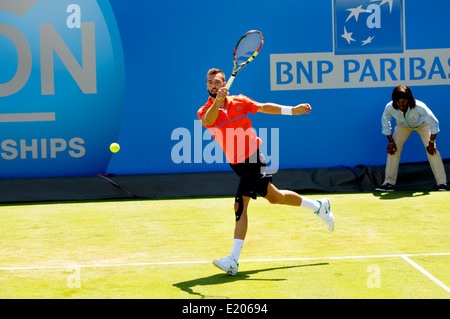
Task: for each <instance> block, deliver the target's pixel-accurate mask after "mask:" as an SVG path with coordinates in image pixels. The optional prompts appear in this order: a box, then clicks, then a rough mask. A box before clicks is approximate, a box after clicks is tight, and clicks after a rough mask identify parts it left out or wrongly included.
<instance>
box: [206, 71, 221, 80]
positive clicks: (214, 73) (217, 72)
mask: <svg viewBox="0 0 450 319" xmlns="http://www.w3.org/2000/svg"><path fill="white" fill-rule="evenodd" d="M216 74H222V76H223V80H224V81H225V73H224V72H223V71H222V70H219V69H214V68H212V69H210V70H209V71H208V73H207V74H206V77H208V76H210V75H216Z"/></svg>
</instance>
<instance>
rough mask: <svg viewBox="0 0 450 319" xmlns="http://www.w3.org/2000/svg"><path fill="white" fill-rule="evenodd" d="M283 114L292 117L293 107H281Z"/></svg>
mask: <svg viewBox="0 0 450 319" xmlns="http://www.w3.org/2000/svg"><path fill="white" fill-rule="evenodd" d="M281 114H283V115H292V107H289V106H282V107H281Z"/></svg>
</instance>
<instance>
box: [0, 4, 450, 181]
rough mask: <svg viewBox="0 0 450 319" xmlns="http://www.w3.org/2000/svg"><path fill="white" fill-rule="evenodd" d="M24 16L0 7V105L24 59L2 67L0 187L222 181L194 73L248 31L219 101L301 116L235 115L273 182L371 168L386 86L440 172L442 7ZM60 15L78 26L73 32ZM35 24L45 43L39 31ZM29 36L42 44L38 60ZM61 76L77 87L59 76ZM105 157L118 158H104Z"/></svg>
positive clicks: (447, 52) (202, 90)
mask: <svg viewBox="0 0 450 319" xmlns="http://www.w3.org/2000/svg"><path fill="white" fill-rule="evenodd" d="M30 2H34V4H33V5H34V7H33V6H32V7H31V9H30V10H29V11H28V13H26V14H24V15H20V14H19V13H17V12H16V13H10V12H7V11H8V10H9V11H11V8H7V7H8V6H10V7H11V5H8V4H2V2H0V46H1V47H2V52H4V50H3V49H4V48H9V49H8V50H9V53H8V54H9V55H7V56H6V57H5V55H4V56H2V58H1V59H0V67H1V68H2V70H3V69H4V67H5V66H7V65H12V67H10V69H9V71H8V73H6V74H2V75H0V93H1V92H2V87H3V90H4V91H5V92H7V91H6V89H8V87H6V89H5V88H4V87H5V85H10V86H13V84H14V83H13V78H14V75H15V74H18V77H19V76H22V77H23V76H26V75H27V73H26V72H25V71H26V70H27V65H25V64H24V66H23V68H24V69H25V71H24V74H25V75H22V73H20V72H19V71H18V69H19V68H18V65H20V63H19V62H18V60H20V61H27V58H18V53H17V52H19V51H20V52H22V51H23V52H25V55H26V52H28V51H31V56H32V62H31V66H30V67H29V69H30V70H31V71H30V75H29V80H28V82H26V85H23V87H22V88H20V90H18V92H16V93H11V91H9V92H7V93H5V94H4V96H1V97H0V107H1V108H2V112H0V113H2V115H3V116H4V118H7V119H9V120H8V121H7V122H5V121H1V122H0V126H1V129H0V132H1V140H0V143H1V144H0V161H1V163H0V164H1V165H0V167H1V169H0V177H28V176H67V175H92V174H95V173H104V172H105V171H106V172H108V173H115V174H148V173H178V172H200V171H220V170H228V169H229V168H228V164H226V163H223V161H224V158H223V157H221V156H219V155H217V154H215V153H214V150H217V149H216V148H215V147H216V144H215V142H212V141H211V140H210V136H209V134H207V133H205V130H204V129H203V128H201V127H200V126H199V122H198V121H197V116H196V112H197V110H198V108H199V107H200V106H202V105H203V104H204V103H205V102H206V100H207V98H208V93H207V90H206V72H207V71H208V69H209V68H211V67H217V68H220V69H222V70H224V71H225V72H226V74H227V77H228V76H229V74H230V72H231V69H232V51H233V48H234V46H235V44H236V42H237V40H238V39H239V37H240V36H241V35H242V34H244V33H245V32H246V31H248V30H251V29H258V30H260V31H261V32H262V33H263V34H264V37H265V42H264V46H263V48H262V51H261V53H260V55H258V57H257V58H256V59H255V60H254V61H253V62H252V63H251V64H249V65H248V66H247V67H246V68H245V69H244V70H243V71H242V72H241V73H240V74H239V75H238V77H237V78H236V80H235V82H234V83H233V86H232V87H231V94H244V95H246V96H249V97H250V98H252V99H254V100H256V101H260V102H268V101H270V102H276V103H279V104H285V105H296V104H298V103H302V102H308V103H310V104H311V106H312V112H311V114H309V115H303V116H296V117H287V116H275V115H265V114H255V115H250V117H251V120H252V122H253V124H254V127H255V129H256V130H257V131H258V132H259V133H260V134H263V135H264V134H265V135H267V138H266V139H265V140H266V142H267V153H268V155H269V157H270V158H272V160H273V161H274V162H277V163H275V164H276V166H277V167H276V168H279V169H284V168H310V167H332V166H338V165H347V166H354V165H359V164H363V165H384V164H385V161H386V146H387V139H386V137H385V136H383V135H381V114H382V112H383V109H384V106H385V105H386V104H387V103H388V102H389V101H390V95H391V92H392V89H393V88H394V87H395V86H396V85H399V84H406V85H409V86H410V87H411V88H412V90H413V93H414V95H415V97H416V98H417V99H419V100H422V101H424V102H425V103H426V104H427V105H428V106H429V107H430V108H431V109H432V111H433V112H434V114H435V115H436V117H437V118H438V119H439V120H440V124H441V132H440V133H439V134H438V144H437V146H438V149H439V150H440V152H441V154H442V157H443V158H448V157H450V129H449V127H450V110H449V102H448V98H447V93H448V91H449V85H450V38H449V37H448V35H447V31H448V30H449V29H450V20H449V19H447V12H449V10H450V3H449V2H448V1H444V0H439V1H436V2H435V3H433V6H431V5H428V4H426V3H424V2H421V1H408V2H406V3H405V1H403V0H392V1H382V0H380V1H369V0H320V1H310V2H309V1H296V0H280V1H270V0H261V1H258V2H257V3H256V4H255V5H254V6H252V8H251V10H248V11H246V12H245V13H241V12H239V9H240V8H241V7H242V1H237V0H230V1H226V2H225V3H223V4H222V5H220V6H219V5H218V4H217V3H212V2H210V1H204V0H194V1H163V2H154V1H152V2H150V1H137V0H134V1H126V2H125V1H121V0H110V1H106V0H98V1H97V2H96V1H81V0H72V1H65V0H64V1H60V0H58V1H56V0H35V1H23V3H30ZM51 2H54V3H59V4H60V5H59V7H58V6H54V8H53V9H52V10H51V12H50V17H49V14H48V13H47V14H44V13H43V12H41V11H40V10H39V8H40V6H42V7H43V6H45V7H46V8H48V7H49V4H50V3H51ZM17 3H21V1H17ZM72 4H75V5H77V6H78V11H79V13H80V14H79V15H78V17H79V20H80V22H81V23H84V24H81V25H80V28H78V29H77V27H76V22H77V19H76V18H77V14H76V13H77V10H76V9H77V7H75V9H73V8H72V10H69V9H70V8H69V6H70V5H72ZM360 5H361V6H362V7H361V8H362V11H361V10H360V12H359V11H357V10H355V9H357V8H358V7H359V6H360ZM2 6H3V7H2ZM19 7H20V6H19V5H17V8H15V10H16V11H17V10H18V9H20V8H22V7H23V6H22V7H20V8H19ZM436 7H439V8H440V9H439V10H436ZM30 21H31V22H30ZM33 21H34V22H33ZM32 22H33V23H35V24H34V25H33V23H32ZM90 22H91V23H92V22H94V24H95V41H96V45H95V52H96V60H95V61H96V70H97V71H96V74H95V79H96V83H97V87H96V90H94V92H89V91H88V89H89V85H88V84H86V86H87V87H88V89H86V90H85V91H83V89H82V87H83V86H82V85H83V81H87V82H86V83H88V81H89V77H94V75H93V74H92V72H91V73H89V71H88V69H89V52H91V51H92V50H91V51H89V49H87V48H88V47H89V46H88V44H86V47H87V48H86V47H83V46H82V39H83V36H82V30H85V32H86V34H85V37H84V39H85V41H86V42H88V41H89V39H91V38H92V37H91V38H89V30H90V29H89V26H91V27H92V24H89V23H90ZM49 24H52V25H53V26H54V29H55V32H53V33H51V32H50V31H51V30H50V31H47V30H48V29H51V26H49ZM72 24H74V25H75V26H73V25H72ZM7 25H13V26H14V27H15V29H17V30H18V31H19V32H20V33H22V34H24V35H25V38H26V39H28V41H27V42H28V43H29V44H30V49H29V50H28V49H26V48H25V49H20V48H19V46H20V45H22V44H21V43H22V42H24V41H22V42H20V40H18V39H20V38H21V37H20V36H17V37H14V34H18V33H19V32H16V33H14V32H13V33H12V34H13V35H11V34H10V33H8V27H7ZM69 26H72V27H73V28H69ZM27 28H31V29H30V31H29V34H28V33H27V32H28V31H27V30H28V29H27ZM33 30H34V31H33ZM36 30H40V31H39V32H40V34H41V37H39V34H38V33H37V31H36ZM33 32H34V33H33ZM46 32H47V33H46ZM71 32H72V33H73V34H71ZM76 32H78V33H76ZM75 33H76V34H75ZM42 34H44V36H45V35H46V34H51V35H52V36H53V37H50V36H48V37H49V38H50V40H48V41H47V42H45V41H44V44H42V39H43V35H42ZM56 35H59V37H60V41H59V42H58V39H57V38H58V37H57V36H56ZM11 38H14V39H15V40H16V42H14V41H12V40H11ZM16 38H17V39H16ZM37 39H40V41H38V40H37ZM52 39H53V40H52ZM55 39H56V40H55ZM34 42H36V43H34ZM25 47H26V45H25ZM64 47H67V49H68V52H69V53H65V54H64V52H65V51H64V50H63V49H64ZM45 48H47V49H45ZM52 48H53V50H52ZM43 52H44V53H43ZM48 52H54V55H53V60H51V59H50V58H49V57H47V60H45V57H46V54H47V55H48V56H50V55H49V53H48ZM83 52H84V53H85V54H84V55H83ZM42 55H43V56H44V61H42ZM70 55H72V56H73V57H74V58H75V61H76V62H73V61H72V60H71V59H70V58H69V57H68V56H70ZM61 57H62V58H61ZM83 57H84V60H83ZM70 61H72V62H70ZM43 63H44V65H49V64H51V63H53V64H54V65H55V67H54V74H55V79H54V81H55V84H54V89H55V92H54V94H49V93H48V92H46V91H45V90H44V89H45V88H46V87H47V86H48V85H47V84H46V83H47V82H48V81H50V80H51V78H50V77H48V75H46V74H48V72H47V71H48V70H47V71H46V70H45V69H44V68H43V67H42V64H43ZM74 65H75V66H76V65H78V66H79V67H78V68H79V69H80V68H81V70H82V71H81V73H82V74H84V77H83V76H82V75H80V76H79V75H77V74H78V73H76V72H77V71H70V70H71V66H72V68H73V69H76V67H74ZM16 68H17V70H16ZM15 72H16V73H15ZM46 72H47V73H46ZM74 79H78V81H77V80H75V81H74ZM50 82H51V81H50ZM1 83H3V84H1ZM19 84H20V82H19ZM17 86H19V87H20V85H16V87H17ZM43 88H44V89H43ZM19 96H20V99H19ZM31 99H32V101H31ZM36 103H39V105H40V106H39V108H38V107H36V106H33V107H32V108H33V110H32V111H29V110H27V109H26V108H23V109H20V108H21V107H22V106H23V105H24V104H28V105H30V106H32V105H35V104H36ZM19 106H20V107H19ZM65 109H69V110H70V112H66V111H64V110H65ZM12 113H14V114H17V113H21V114H22V115H23V114H28V113H44V116H48V113H50V119H47V120H46V121H38V120H36V118H34V121H32V122H29V121H28V122H26V121H17V120H14V119H15V117H14V116H5V114H12ZM51 114H55V119H53V120H52V118H51ZM118 114H119V115H118ZM41 115H42V114H41ZM120 115H121V116H120ZM11 119H13V120H14V121H13V120H11ZM24 132H29V133H26V134H28V135H26V134H25V133H24ZM73 138H78V139H76V140H72V139H73ZM114 141H117V142H118V143H119V144H120V145H121V150H120V152H118V153H115V154H111V153H109V151H108V147H109V144H110V143H111V142H114ZM64 142H65V144H66V145H65V147H63V146H64V145H63V144H64ZM43 144H45V146H44V147H43V146H42V145H43ZM51 149H53V153H51ZM44 151H45V152H44ZM70 151H72V153H70ZM425 152H426V151H425V149H424V148H423V146H422V145H421V142H420V139H419V137H418V135H417V134H414V135H412V137H411V138H410V140H409V141H408V142H407V144H406V145H405V148H404V151H403V154H402V162H414V161H424V160H426V153H425ZM42 154H44V156H43V155H42ZM52 154H53V155H54V156H53V157H52ZM73 155H75V157H74V156H73ZM220 155H221V154H220ZM77 156H78V157H77ZM211 156H213V157H214V159H215V160H214V161H212V163H210V162H211ZM219 159H223V161H222V163H220V160H219ZM23 167H26V169H21V168H23Z"/></svg>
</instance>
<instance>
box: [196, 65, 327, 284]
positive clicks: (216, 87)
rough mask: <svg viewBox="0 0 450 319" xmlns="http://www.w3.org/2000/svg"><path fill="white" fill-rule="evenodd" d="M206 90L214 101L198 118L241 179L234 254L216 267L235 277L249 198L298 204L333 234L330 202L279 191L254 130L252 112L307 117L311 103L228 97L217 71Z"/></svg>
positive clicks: (243, 237) (207, 84)
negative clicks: (309, 211)
mask: <svg viewBox="0 0 450 319" xmlns="http://www.w3.org/2000/svg"><path fill="white" fill-rule="evenodd" d="M206 86H207V89H208V92H209V94H210V97H209V99H208V102H207V103H206V104H205V105H204V106H202V107H201V108H200V109H199V110H198V112H197V115H198V117H199V118H200V119H201V121H202V124H203V125H204V126H205V127H206V128H208V130H209V131H210V132H211V134H212V136H213V137H214V139H215V140H216V141H217V142H218V144H219V145H220V146H221V147H222V149H223V151H224V153H225V156H226V158H227V161H228V162H229V163H230V166H231V168H232V169H233V171H234V172H235V173H236V174H237V175H238V176H239V177H240V182H239V186H238V189H237V192H236V197H235V203H234V211H235V214H236V225H235V230H234V242H233V248H232V251H231V254H230V255H229V256H228V257H225V258H222V259H219V260H213V264H214V265H215V266H216V267H218V268H220V269H222V270H223V271H225V272H226V273H228V274H230V275H236V274H237V271H238V267H239V263H238V261H239V256H240V254H241V249H242V247H243V244H244V239H245V236H246V234H247V224H248V215H247V209H248V205H249V202H250V199H252V198H253V199H256V198H257V195H260V196H262V197H264V198H265V199H267V200H268V201H269V203H271V204H282V205H291V206H300V207H303V208H306V209H309V210H311V211H313V212H314V213H315V214H316V215H317V216H318V217H319V218H320V219H321V220H322V221H324V222H325V224H326V225H327V227H328V230H329V231H332V230H334V218H333V214H332V212H331V208H330V201H329V199H328V198H322V199H319V200H311V199H309V198H306V197H304V196H300V195H299V194H297V193H295V192H293V191H290V190H279V189H278V188H277V187H275V185H273V184H272V176H271V175H269V174H266V172H265V166H266V162H265V159H264V154H262V153H261V152H260V150H259V146H260V145H261V143H262V141H261V139H260V138H259V137H258V136H257V135H256V133H255V132H254V130H252V123H251V121H250V119H249V118H248V116H247V115H248V113H252V114H255V113H256V112H261V113H266V114H283V115H301V114H309V113H310V112H311V106H310V105H309V104H299V105H297V106H294V107H290V106H283V105H279V104H275V103H258V102H255V101H253V100H251V99H249V98H248V97H245V96H243V95H239V96H230V95H228V91H227V89H226V82H225V74H224V72H223V71H221V70H219V69H211V70H209V71H208V73H207V82H206Z"/></svg>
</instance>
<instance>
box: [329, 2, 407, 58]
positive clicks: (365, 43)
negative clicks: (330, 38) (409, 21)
mask: <svg viewBox="0 0 450 319" xmlns="http://www.w3.org/2000/svg"><path fill="white" fill-rule="evenodd" d="M333 1H334V2H333V3H334V18H335V19H334V37H335V53H336V54H368V53H370V54H372V53H382V52H383V53H400V52H403V50H404V48H403V38H404V36H403V1H404V0H333Z"/></svg>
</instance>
